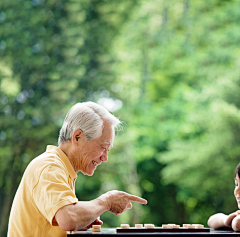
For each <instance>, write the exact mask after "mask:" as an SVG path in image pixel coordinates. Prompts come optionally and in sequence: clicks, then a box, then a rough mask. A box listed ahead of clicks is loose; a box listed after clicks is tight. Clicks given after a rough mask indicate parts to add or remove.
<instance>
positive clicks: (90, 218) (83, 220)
mask: <svg viewBox="0 0 240 237" xmlns="http://www.w3.org/2000/svg"><path fill="white" fill-rule="evenodd" d="M131 201H132V202H138V203H142V204H147V200H145V199H143V198H140V197H137V196H134V195H130V194H128V193H125V192H121V191H117V190H114V191H109V192H107V193H105V194H103V195H101V196H100V197H98V198H97V199H94V200H91V201H79V202H77V203H76V204H71V205H67V206H64V207H62V208H60V209H59V210H58V211H57V213H56V215H55V218H56V221H57V223H58V225H59V227H60V228H61V229H62V230H65V231H69V230H76V229H81V228H84V227H86V226H88V225H89V224H91V223H92V222H94V221H95V220H96V219H97V218H98V217H99V216H100V215H101V214H102V213H103V212H105V211H110V212H112V213H113V214H116V215H118V214H121V213H123V212H125V211H127V209H130V208H132V204H131Z"/></svg>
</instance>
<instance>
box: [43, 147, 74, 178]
mask: <svg viewBox="0 0 240 237" xmlns="http://www.w3.org/2000/svg"><path fill="white" fill-rule="evenodd" d="M46 151H47V152H54V153H56V154H57V155H58V157H59V158H60V159H61V160H62V161H63V162H64V164H65V165H66V166H67V169H68V172H69V174H70V176H71V178H72V179H76V178H77V174H76V172H75V171H74V169H73V167H72V165H71V163H70V161H69V159H68V157H67V156H66V154H65V153H64V152H63V151H62V150H61V149H60V148H59V147H56V146H52V145H48V146H47V149H46Z"/></svg>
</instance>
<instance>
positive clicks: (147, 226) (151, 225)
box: [144, 224, 154, 229]
mask: <svg viewBox="0 0 240 237" xmlns="http://www.w3.org/2000/svg"><path fill="white" fill-rule="evenodd" d="M144 227H145V228H147V229H153V228H154V225H153V224H144Z"/></svg>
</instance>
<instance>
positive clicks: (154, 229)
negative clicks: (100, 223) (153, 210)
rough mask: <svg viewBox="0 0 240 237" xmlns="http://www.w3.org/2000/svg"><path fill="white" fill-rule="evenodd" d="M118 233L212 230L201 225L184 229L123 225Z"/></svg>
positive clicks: (174, 226) (118, 228)
mask: <svg viewBox="0 0 240 237" xmlns="http://www.w3.org/2000/svg"><path fill="white" fill-rule="evenodd" d="M116 232H117V233H127V232H128V233H129V232H135V233H136V232H183V233H185V232H194V233H196V232H210V228H205V227H204V226H203V225H199V224H195V225H194V224H193V225H190V224H187V225H186V224H185V225H184V227H180V226H179V225H174V224H170V225H162V227H155V226H154V225H152V224H148V225H147V226H145V227H141V228H138V227H130V226H128V225H127V224H123V225H122V226H121V227H117V228H116Z"/></svg>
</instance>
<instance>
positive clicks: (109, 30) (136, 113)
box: [0, 0, 240, 236]
mask: <svg viewBox="0 0 240 237" xmlns="http://www.w3.org/2000/svg"><path fill="white" fill-rule="evenodd" d="M239 23H240V1H239V0H231V1H224V0H209V1H207V2H206V1H201V0H194V1H193V0H169V1H164V0H156V1H146V0H136V1H134V0H131V1H124V0H122V1H110V0H82V1H73V0H62V1H59V0H31V1H23V0H22V1H21V0H16V1H2V2H0V86H1V94H0V146H1V147H0V223H1V227H0V228H1V229H0V235H1V236H4V235H6V231H7V223H8V215H9V211H10V208H11V203H12V200H13V197H14V194H15V192H16V189H17V187H18V184H19V182H20V180H21V177H22V174H23V172H24V170H25V168H26V166H27V164H28V163H29V162H30V161H31V160H32V159H33V158H34V157H36V156H37V155H39V154H40V153H42V152H43V151H44V150H45V148H46V146H47V145H48V144H52V145H57V137H58V131H59V129H60V127H61V125H62V122H63V119H64V117H65V115H66V113H67V111H68V109H70V107H71V106H72V105H73V104H74V103H76V102H81V101H87V100H91V101H95V102H98V103H100V104H102V105H104V106H106V107H107V108H108V109H109V110H110V111H111V112H113V113H114V114H115V115H116V116H117V117H119V118H120V120H122V121H124V124H123V129H122V131H119V132H118V135H117V136H116V138H115V142H114V147H113V148H112V150H111V152H110V153H109V161H108V162H107V163H106V164H104V165H102V166H100V167H98V169H97V170H96V171H95V174H94V175H93V176H92V177H86V176H84V175H82V174H78V179H77V183H76V194H77V196H78V198H79V199H80V200H90V199H94V198H96V197H97V196H99V195H101V194H102V193H104V192H107V191H109V190H112V189H118V190H123V191H126V192H129V193H132V194H135V195H139V196H142V197H143V198H146V199H147V200H148V205H146V206H142V205H140V204H137V203H133V208H132V209H131V210H128V211H127V212H126V213H124V214H122V215H119V216H114V215H112V214H111V213H109V212H106V213H104V214H103V215H102V216H101V219H102V220H103V221H104V226H105V227H108V226H109V227H115V226H119V225H120V223H127V222H128V223H130V224H131V225H133V224H135V223H154V224H155V225H161V224H164V223H174V222H175V223H179V224H182V223H184V222H185V223H203V224H205V225H206V222H207V219H208V217H209V216H210V215H212V214H213V213H216V212H225V213H230V212H232V211H235V210H236V209H237V205H236V201H235V199H234V195H233V189H234V182H233V175H234V169H235V167H236V165H237V164H238V162H239V161H240V158H239V156H240V145H239V144H240V135H239V134H240V110H239V108H240V94H239V90H240V69H239V68H240V67H239V65H240V48H239V46H240V40H239V39H240V24H239Z"/></svg>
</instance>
